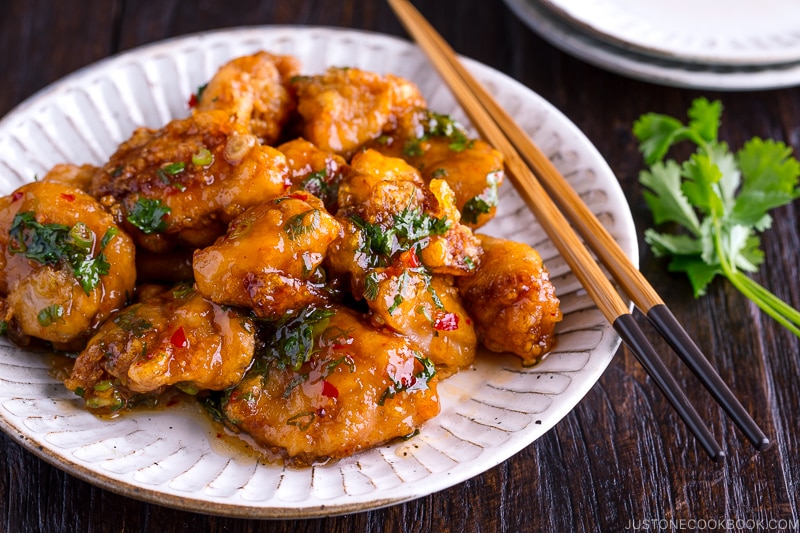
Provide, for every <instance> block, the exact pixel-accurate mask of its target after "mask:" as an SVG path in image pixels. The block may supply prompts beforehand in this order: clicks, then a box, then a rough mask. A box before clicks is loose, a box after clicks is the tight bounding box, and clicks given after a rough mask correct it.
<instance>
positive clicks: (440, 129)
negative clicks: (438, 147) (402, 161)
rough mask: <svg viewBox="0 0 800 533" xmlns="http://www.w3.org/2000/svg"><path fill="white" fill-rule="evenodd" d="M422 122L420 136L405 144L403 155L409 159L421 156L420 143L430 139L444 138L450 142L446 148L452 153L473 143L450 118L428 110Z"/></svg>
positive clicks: (462, 129)
mask: <svg viewBox="0 0 800 533" xmlns="http://www.w3.org/2000/svg"><path fill="white" fill-rule="evenodd" d="M423 113H424V115H423V118H422V120H421V121H420V123H421V126H422V135H421V136H419V137H417V138H416V139H411V140H410V141H408V142H406V144H405V146H404V147H403V153H404V154H405V155H406V156H409V157H417V156H421V155H423V150H422V143H423V142H424V141H426V140H428V139H429V138H430V137H444V138H445V139H447V140H449V141H450V144H448V148H450V150H452V151H454V152H462V151H464V150H466V149H467V148H471V147H472V145H473V143H474V142H473V141H472V140H470V138H469V137H468V136H467V132H466V130H464V128H463V127H462V126H461V125H460V124H459V123H458V122H456V121H455V120H454V119H453V118H452V117H450V116H447V115H442V114H440V113H436V112H433V111H430V110H425V111H424V112H423Z"/></svg>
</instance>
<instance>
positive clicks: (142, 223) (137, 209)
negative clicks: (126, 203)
mask: <svg viewBox="0 0 800 533" xmlns="http://www.w3.org/2000/svg"><path fill="white" fill-rule="evenodd" d="M171 211H172V209H170V208H169V207H168V206H166V205H164V203H163V202H162V201H161V200H158V199H153V198H145V197H144V196H142V197H139V198H138V199H137V200H136V203H135V204H134V206H133V209H132V210H131V211H130V213H129V214H128V218H127V220H128V222H130V223H131V224H133V225H134V226H136V227H137V228H139V229H140V230H141V231H142V232H143V233H145V234H147V235H150V234H151V233H160V232H162V231H164V230H165V229H167V221H166V220H164V217H166V216H167V215H168V214H169V213H170V212H171Z"/></svg>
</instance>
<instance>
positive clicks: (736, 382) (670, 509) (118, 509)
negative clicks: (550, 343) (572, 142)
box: [0, 0, 800, 533]
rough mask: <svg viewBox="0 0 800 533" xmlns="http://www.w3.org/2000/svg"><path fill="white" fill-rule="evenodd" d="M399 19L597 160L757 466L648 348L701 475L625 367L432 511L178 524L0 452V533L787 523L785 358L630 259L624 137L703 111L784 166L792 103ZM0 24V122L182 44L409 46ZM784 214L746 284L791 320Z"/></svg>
mask: <svg viewBox="0 0 800 533" xmlns="http://www.w3.org/2000/svg"><path fill="white" fill-rule="evenodd" d="M413 3H414V4H415V5H416V6H417V7H418V8H419V9H420V11H421V12H422V13H423V15H425V16H426V17H427V18H428V19H429V20H430V21H431V22H432V23H433V25H434V26H435V27H436V28H437V29H438V30H439V31H440V32H441V33H442V34H443V36H444V37H445V38H446V39H447V40H448V41H449V42H450V43H451V44H452V46H453V47H454V48H455V49H456V51H458V52H459V53H461V54H463V55H466V56H469V57H471V58H474V59H476V60H478V61H481V62H483V63H486V64H488V65H490V66H492V67H494V68H496V69H498V70H500V71H502V72H505V73H507V74H509V75H511V76H512V77H514V78H516V79H517V80H519V81H520V82H522V83H523V84H525V85H527V86H528V87H530V88H531V89H533V90H534V91H536V92H537V93H539V94H541V95H542V96H543V97H544V98H546V99H547V100H549V101H550V102H551V103H552V104H553V105H555V106H556V107H557V108H559V109H560V110H561V111H563V112H564V113H565V114H566V115H567V116H568V117H569V118H570V119H571V120H572V121H574V122H575V123H576V124H577V126H578V127H579V128H580V129H581V130H582V131H583V132H584V133H585V134H586V135H587V136H588V137H589V139H590V140H591V141H592V142H593V143H594V144H595V145H596V146H597V147H598V149H599V150H600V152H601V153H602V154H603V156H604V157H605V158H606V159H607V161H608V163H609V164H610V166H611V168H612V169H613V170H614V172H615V173H616V175H617V176H618V178H619V180H620V182H621V183H622V187H623V189H624V192H625V195H626V197H627V200H628V202H629V204H630V206H631V210H632V212H633V216H634V219H635V221H636V225H637V229H638V235H639V239H640V243H639V244H640V249H641V260H640V263H641V270H642V271H643V272H644V274H645V275H646V276H647V278H648V279H649V280H650V281H651V283H652V284H653V285H654V287H655V288H656V289H657V290H658V291H659V293H660V294H661V295H662V296H663V298H664V299H665V301H666V302H667V304H668V305H669V306H670V307H671V308H672V310H673V312H674V313H675V315H676V316H677V317H678V319H679V320H681V321H682V322H683V323H684V324H685V325H686V328H687V330H688V331H689V333H690V334H691V335H692V336H693V337H694V338H695V339H696V340H697V342H698V344H699V345H700V346H701V347H702V348H704V349H705V351H706V352H707V353H708V354H709V357H710V359H711V361H712V363H713V364H714V365H715V366H716V367H717V369H718V371H719V373H720V374H721V375H722V376H723V378H725V380H726V381H727V382H728V383H729V385H730V386H731V388H732V389H733V390H734V391H735V392H736V393H737V394H738V395H739V397H740V399H741V400H742V403H743V404H744V405H745V406H746V407H747V408H748V409H749V410H750V412H751V413H753V415H754V417H755V418H756V420H757V421H758V422H759V423H760V424H761V425H762V427H763V429H764V430H765V431H766V432H767V434H768V436H769V437H770V438H771V440H772V445H771V447H770V448H769V449H768V450H766V451H764V452H762V453H757V452H755V451H754V449H753V448H752V447H751V446H750V445H749V443H747V442H745V441H744V440H743V438H742V436H741V434H740V433H739V432H738V430H737V429H736V428H735V427H734V426H733V424H732V423H731V422H730V421H729V420H728V419H727V417H726V416H725V415H724V413H723V412H722V410H721V409H720V408H719V407H718V406H717V405H716V404H715V403H714V402H713V401H712V399H711V398H710V396H709V395H708V394H707V393H706V392H705V391H704V390H703V389H702V387H701V386H699V384H698V382H697V381H696V380H695V378H694V377H693V376H692V375H691V373H690V372H689V371H688V370H687V369H685V367H683V366H682V365H681V364H680V362H679V360H678V358H677V357H676V356H673V355H672V354H671V352H669V348H668V346H667V344H666V343H665V342H664V341H662V340H661V339H658V338H657V337H656V336H655V335H654V334H653V335H652V338H653V340H654V344H655V346H656V348H657V349H658V351H659V352H661V353H664V354H665V357H666V359H667V364H668V366H669V367H670V368H672V369H673V371H674V373H675V374H676V376H677V378H678V380H679V382H680V383H681V384H682V386H683V387H684V388H685V390H686V391H687V394H688V396H689V398H690V399H691V400H692V401H693V402H694V404H695V405H696V406H697V407H698V410H699V412H700V414H701V415H702V416H703V417H704V418H705V419H706V420H708V422H709V424H710V427H711V430H712V431H713V433H714V434H715V435H716V436H717V437H718V439H719V440H720V441H722V443H723V446H724V448H725V449H726V451H727V453H728V458H727V459H726V460H725V461H724V462H722V463H712V462H710V461H709V460H708V459H707V458H706V456H705V455H704V453H703V451H702V449H700V448H699V447H698V446H697V444H696V443H695V442H694V440H693V438H692V437H691V435H689V434H688V433H687V431H686V429H685V428H684V427H683V426H682V424H681V422H680V420H679V418H678V417H677V415H676V414H675V413H674V412H673V411H672V409H671V407H670V406H669V404H668V403H667V402H666V400H665V399H664V398H663V397H662V395H661V394H660V393H659V392H658V390H657V389H656V387H655V385H654V384H653V383H652V382H651V381H650V379H649V378H648V377H647V375H646V374H645V373H644V371H643V370H642V369H641V367H640V366H639V365H638V364H637V363H636V361H635V359H634V357H633V356H632V355H631V354H630V353H628V351H627V350H624V349H621V350H620V351H619V353H618V354H617V356H616V358H615V360H614V361H613V362H612V364H611V365H610V367H609V368H608V370H607V371H606V372H605V374H604V375H603V377H602V379H601V380H600V381H599V383H597V385H596V386H595V387H594V388H592V389H591V391H590V392H589V393H588V394H587V395H586V397H585V398H584V399H583V400H582V401H581V402H580V404H579V405H578V406H577V407H576V409H575V410H574V411H573V412H572V413H570V414H569V415H568V416H567V417H566V418H564V419H563V420H562V421H561V422H560V423H559V424H558V425H557V426H556V427H555V428H554V429H553V430H551V431H550V432H549V433H547V434H546V435H545V436H544V437H543V438H541V439H540V440H538V441H537V442H535V443H534V444H533V445H531V446H529V447H527V448H526V449H524V450H522V451H521V452H520V453H518V454H517V455H515V456H514V457H512V458H511V459H509V460H507V461H506V462H504V463H502V464H500V465H498V466H496V467H494V468H492V469H490V470H488V471H487V472H485V473H484V474H481V475H479V476H477V477H475V478H473V479H471V480H469V481H466V482H464V483H462V484H460V485H457V486H455V487H452V488H451V489H448V490H445V491H443V492H439V493H436V494H433V495H431V496H428V497H424V498H421V499H419V500H416V501H412V502H408V503H405V504H402V505H397V506H394V507H389V508H386V509H379V510H374V511H369V512H363V513H358V514H353V515H348V516H332V517H327V518H322V519H314V520H306V521H303V520H299V521H259V520H248V519H232V518H222V517H214V516H207V515H203V514H194V513H189V512H184V511H177V510H173V509H169V508H165V507H161V506H158V505H153V504H149V503H143V502H140V501H138V500H134V499H129V498H126V497H123V496H119V495H117V494H115V493H113V492H109V491H107V490H103V489H101V488H98V487H95V486H93V485H91V484H89V483H86V482H83V481H81V480H78V479H76V478H74V477H72V476H71V475H69V474H68V473H65V472H63V471H61V470H58V469H56V468H54V467H52V466H50V465H49V464H47V463H46V462H44V461H42V460H40V459H38V458H37V457H36V456H35V455H34V454H32V453H30V452H28V451H26V450H25V449H23V448H22V447H20V446H19V445H17V444H16V443H15V442H14V441H13V440H12V439H11V438H9V437H8V436H6V435H0V530H2V531H6V532H10V533H15V532H31V531H44V532H78V531H80V532H112V531H120V532H121V531H126V532H127V531H130V532H134V531H156V532H163V533H168V532H177V531H192V532H201V531H202V532H223V531H225V532H249V531H275V532H292V533H301V532H323V531H324V532H326V533H333V532H353V531H365V532H366V531H370V532H372V531H374V532H379V531H380V532H393V531H409V532H411V531H418V532H448V531H453V532H494V531H503V532H523V531H558V532H573V531H574V532H584V531H585V532H594V531H623V530H626V529H639V530H648V529H649V530H659V529H660V530H681V529H687V530H691V529H693V528H692V527H690V526H691V525H692V524H694V525H695V526H698V527H699V525H700V524H701V522H698V521H702V520H704V521H706V524H708V525H717V526H719V527H716V529H717V530H729V531H738V530H745V529H747V527H740V526H748V525H752V526H754V528H755V529H756V530H761V531H767V530H770V529H769V527H770V526H777V525H779V522H777V521H779V520H789V521H791V520H794V521H798V520H800V511H799V509H798V508H799V507H800V505H798V504H799V503H800V496H798V485H800V443H799V442H798V436H800V414H799V413H800V384H798V383H799V382H800V342H798V339H797V338H796V337H794V336H793V335H791V334H790V333H788V332H787V331H785V330H784V329H783V328H781V327H779V326H777V325H776V324H775V323H774V322H772V321H771V319H769V318H768V317H766V316H765V315H763V314H762V313H761V312H759V311H758V309H757V308H755V306H754V305H753V304H751V303H749V302H748V301H747V300H746V299H745V298H744V297H743V296H741V295H740V294H739V293H738V292H736V291H735V290H734V289H733V288H732V287H731V286H730V285H728V284H726V283H724V282H721V281H717V282H715V283H713V284H712V286H711V287H710V289H709V291H708V294H707V295H706V296H705V297H703V298H702V299H699V300H695V299H694V298H693V296H692V294H691V288H690V286H689V283H688V281H686V279H684V278H682V277H679V276H675V275H672V274H670V273H668V272H667V269H666V264H665V262H664V261H663V260H661V259H658V258H655V257H653V255H652V254H651V253H650V251H649V250H648V249H647V247H646V245H645V244H644V242H643V241H642V240H641V239H642V232H643V230H644V228H645V227H647V226H648V225H650V224H651V218H650V214H649V211H648V209H647V206H646V204H645V203H644V200H643V198H642V190H641V187H640V186H639V184H638V181H637V176H638V172H639V171H640V170H641V168H642V162H641V157H640V156H639V154H638V152H637V149H636V143H635V139H634V138H633V136H632V134H631V125H632V123H633V121H634V120H635V119H636V118H637V117H638V116H639V115H641V114H642V113H645V112H648V111H658V112H663V113H669V114H673V115H677V116H685V111H686V109H687V108H688V106H689V104H690V102H691V101H692V99H693V98H695V97H697V96H701V95H703V96H707V97H709V98H718V99H720V100H721V101H722V103H723V105H724V108H725V111H724V123H723V127H722V130H721V136H722V137H723V138H724V139H725V140H726V141H728V142H729V143H730V144H731V146H732V147H734V148H735V147H738V146H740V145H741V144H742V143H743V142H745V141H746V140H748V139H749V138H751V137H753V136H760V137H771V138H774V139H778V140H782V141H784V142H786V143H788V144H789V145H791V146H792V147H793V148H794V150H795V151H796V152H798V151H800V88H790V89H781V90H771V91H756V92H713V91H694V90H684V89H677V88H670V87H661V86H656V85H652V84H649V83H645V82H640V81H634V80H631V79H627V78H624V77H621V76H617V75H615V74H612V73H609V72H605V71H603V70H600V69H597V68H595V67H593V66H590V65H588V64H586V63H584V62H582V61H580V60H578V59H575V58H572V57H570V56H568V55H565V54H564V53H562V52H560V51H558V50H557V49H556V48H554V47H552V46H551V45H549V44H547V43H546V42H545V41H543V40H541V39H540V38H538V37H537V36H536V35H535V34H534V33H533V32H532V31H531V30H530V29H528V27H527V26H525V25H524V24H523V23H522V22H520V21H519V20H518V19H517V18H516V17H515V16H514V15H513V13H512V12H511V11H510V10H509V9H508V8H507V7H506V6H505V4H504V3H503V2H502V1H500V0H415V1H414V2H413ZM0 5H1V6H2V9H1V10H0V81H2V90H0V115H5V114H6V113H7V112H8V111H10V110H11V109H12V108H13V107H14V106H16V105H17V104H19V103H20V102H22V101H23V100H24V99H25V98H27V97H29V96H30V95H32V94H33V93H35V92H36V91H38V90H40V89H42V88H43V87H45V86H46V85H48V84H49V83H52V82H54V81H56V80H58V79H59V78H61V77H62V76H65V75H67V74H69V73H70V72H73V71H75V70H77V69H79V68H81V67H83V66H86V65H89V64H91V63H93V62H95V61H97V60H100V59H102V58H104V57H107V56H109V55H112V54H116V53H119V52H122V51H125V50H128V49H130V48H133V47H135V46H138V45H141V44H145V43H149V42H153V41H157V40H161V39H164V38H168V37H172V36H178V35H183V34H186V33H192V32H198V31H203V30H209V29H216V28H224V27H232V26H249V25H257V24H302V25H322V26H338V27H347V28H356V29H365V30H371V31H379V32H383V33H388V34H392V35H397V36H405V33H404V31H403V30H402V28H401V26H400V24H399V22H398V21H397V20H396V19H395V17H394V16H393V14H392V12H391V10H390V9H389V7H388V5H386V4H385V2H383V1H381V0H291V1H283V0H271V1H270V0H264V1H256V0H237V1H236V2H219V1H217V2H212V1H208V0H196V1H195V0H183V1H181V0H138V1H136V0H127V1H126V0H80V1H76V2H61V1H56V0H3V2H1V3H0ZM0 157H2V154H0ZM799 209H800V203H798V202H795V203H794V204H792V205H790V206H787V207H784V208H781V209H778V210H777V211H776V212H775V213H774V219H775V222H774V224H773V227H772V228H771V229H769V230H768V231H767V232H766V233H765V234H764V236H763V241H764V248H765V251H766V263H765V266H764V268H763V269H762V270H761V271H760V272H759V273H758V274H757V275H756V276H755V278H756V279H757V280H758V281H759V282H761V283H763V284H765V285H767V286H768V287H770V288H771V289H772V290H773V291H774V292H776V293H777V294H778V295H779V296H780V297H781V298H783V299H785V300H786V301H788V302H789V303H790V304H792V305H793V306H794V307H800V283H798V280H800V231H799V230H798V226H799V225H800V214H799V213H798V210H799ZM638 319H639V321H640V322H641V323H642V325H643V326H645V327H646V330H647V331H650V332H652V330H651V329H649V328H647V325H646V323H645V322H646V321H645V320H644V319H642V317H638ZM692 520H694V521H695V522H691V521H692ZM664 526H666V527H664ZM729 526H731V527H729ZM759 527H760V528H761V529H758V528H759ZM773 530H775V529H773Z"/></svg>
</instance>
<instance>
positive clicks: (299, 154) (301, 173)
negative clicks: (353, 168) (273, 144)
mask: <svg viewBox="0 0 800 533" xmlns="http://www.w3.org/2000/svg"><path fill="white" fill-rule="evenodd" d="M278 150H279V151H280V152H282V153H283V155H285V156H286V162H287V163H288V165H289V179H290V180H291V182H292V190H304V191H308V192H310V193H311V194H313V195H315V196H316V197H317V198H319V199H320V200H322V201H323V203H324V204H325V208H326V209H327V210H328V212H329V213H331V214H336V211H338V209H339V198H338V196H339V185H340V184H341V183H342V180H343V179H344V178H345V176H347V175H348V174H349V173H350V166H349V165H348V164H347V161H345V159H344V158H343V157H342V156H340V155H338V154H335V153H333V152H327V151H325V150H322V149H320V148H317V147H316V146H315V145H314V144H313V143H311V142H309V141H307V140H305V139H303V138H298V139H294V140H291V141H288V142H285V143H283V144H281V145H280V146H278Z"/></svg>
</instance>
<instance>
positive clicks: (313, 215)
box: [283, 209, 322, 241]
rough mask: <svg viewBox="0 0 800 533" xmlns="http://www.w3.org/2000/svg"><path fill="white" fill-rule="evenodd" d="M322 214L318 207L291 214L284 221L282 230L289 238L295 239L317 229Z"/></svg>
mask: <svg viewBox="0 0 800 533" xmlns="http://www.w3.org/2000/svg"><path fill="white" fill-rule="evenodd" d="M321 217H322V215H321V214H320V211H319V209H309V210H307V211H303V212H302V213H298V214H296V215H292V216H291V217H289V220H287V221H286V226H284V228H283V231H285V232H286V234H287V235H288V236H289V240H292V241H293V240H295V239H297V238H298V237H301V236H303V235H305V234H306V233H309V232H312V231H316V230H318V229H319V225H320V222H321Z"/></svg>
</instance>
